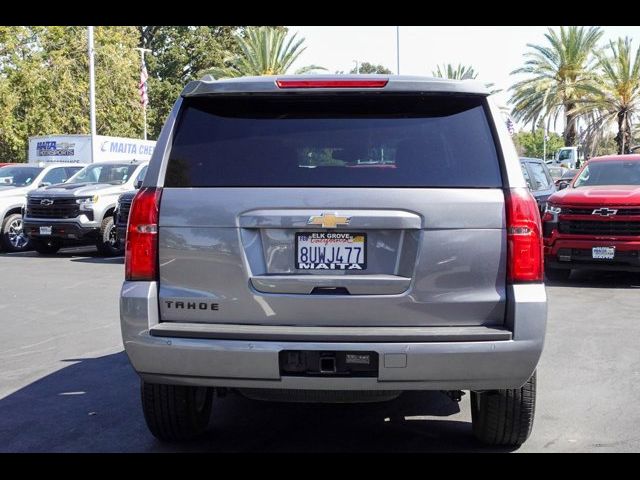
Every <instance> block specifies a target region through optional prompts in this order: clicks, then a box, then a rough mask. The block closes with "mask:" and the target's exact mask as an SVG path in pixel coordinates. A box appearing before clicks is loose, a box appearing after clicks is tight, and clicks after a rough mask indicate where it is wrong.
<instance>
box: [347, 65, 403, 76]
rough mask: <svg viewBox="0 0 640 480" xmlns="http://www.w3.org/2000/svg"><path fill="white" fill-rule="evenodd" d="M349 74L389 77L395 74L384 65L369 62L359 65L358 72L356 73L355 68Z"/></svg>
mask: <svg viewBox="0 0 640 480" xmlns="http://www.w3.org/2000/svg"><path fill="white" fill-rule="evenodd" d="M349 73H380V74H385V75H389V74H392V73H393V72H392V71H391V70H389V69H388V68H387V67H385V66H384V65H374V64H373V63H369V62H362V63H361V64H359V65H358V71H356V67H353V68H352V69H351V71H350V72H349Z"/></svg>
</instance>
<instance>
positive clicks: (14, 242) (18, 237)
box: [0, 213, 30, 252]
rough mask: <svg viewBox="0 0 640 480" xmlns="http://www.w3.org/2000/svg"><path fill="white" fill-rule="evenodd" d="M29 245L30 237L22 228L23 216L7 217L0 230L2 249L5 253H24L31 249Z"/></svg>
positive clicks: (15, 214)
mask: <svg viewBox="0 0 640 480" xmlns="http://www.w3.org/2000/svg"><path fill="white" fill-rule="evenodd" d="M29 243H30V242H29V237H27V236H26V235H25V233H24V230H23V228H22V215H20V214H19V213H12V214H11V215H7V217H6V218H5V219H4V221H3V222H2V228H1V229H0V249H2V250H4V251H5V252H24V251H25V250H28V249H29V247H30V245H29Z"/></svg>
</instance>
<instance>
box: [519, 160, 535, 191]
mask: <svg viewBox="0 0 640 480" xmlns="http://www.w3.org/2000/svg"><path fill="white" fill-rule="evenodd" d="M520 168H521V169H522V175H523V176H524V179H525V180H526V181H527V187H529V190H533V186H532V185H531V179H530V178H529V171H528V170H527V166H526V165H525V164H524V163H521V164H520Z"/></svg>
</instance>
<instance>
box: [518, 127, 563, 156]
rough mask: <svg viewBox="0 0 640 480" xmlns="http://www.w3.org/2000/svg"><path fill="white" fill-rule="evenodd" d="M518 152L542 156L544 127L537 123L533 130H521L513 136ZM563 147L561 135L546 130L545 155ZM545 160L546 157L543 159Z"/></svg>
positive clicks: (523, 154) (525, 154) (549, 154)
mask: <svg viewBox="0 0 640 480" xmlns="http://www.w3.org/2000/svg"><path fill="white" fill-rule="evenodd" d="M513 141H514V143H515V144H516V149H517V150H518V153H519V154H520V155H522V156H524V157H532V158H542V157H543V154H544V128H543V127H542V125H539V128H536V129H535V130H534V131H533V132H529V131H522V132H518V133H516V134H515V135H514V136H513ZM561 147H564V141H563V139H562V136H560V135H558V134H557V133H555V132H547V157H550V156H551V155H552V154H553V153H554V152H555V151H556V150H558V149H559V148H561ZM545 160H546V159H545Z"/></svg>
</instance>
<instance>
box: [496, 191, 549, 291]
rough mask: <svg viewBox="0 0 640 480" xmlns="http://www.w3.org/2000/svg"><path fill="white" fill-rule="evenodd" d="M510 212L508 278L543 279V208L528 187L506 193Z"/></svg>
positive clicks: (508, 219) (518, 280)
mask: <svg viewBox="0 0 640 480" xmlns="http://www.w3.org/2000/svg"><path fill="white" fill-rule="evenodd" d="M505 203H506V212H507V280H508V281H509V282H510V283H522V282H541V281H542V279H543V275H544V268H543V264H542V262H543V255H542V226H541V222H540V211H539V209H538V204H537V202H536V200H535V198H533V195H531V193H530V192H529V190H528V189H526V188H512V189H509V190H506V192H505Z"/></svg>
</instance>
